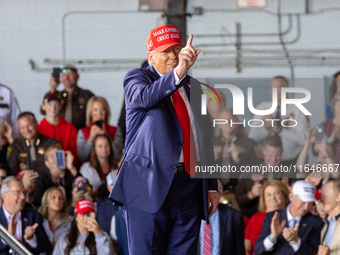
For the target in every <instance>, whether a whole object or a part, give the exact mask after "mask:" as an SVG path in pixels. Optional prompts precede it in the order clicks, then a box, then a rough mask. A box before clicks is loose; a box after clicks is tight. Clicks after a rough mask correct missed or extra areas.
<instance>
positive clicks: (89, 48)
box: [0, 0, 340, 124]
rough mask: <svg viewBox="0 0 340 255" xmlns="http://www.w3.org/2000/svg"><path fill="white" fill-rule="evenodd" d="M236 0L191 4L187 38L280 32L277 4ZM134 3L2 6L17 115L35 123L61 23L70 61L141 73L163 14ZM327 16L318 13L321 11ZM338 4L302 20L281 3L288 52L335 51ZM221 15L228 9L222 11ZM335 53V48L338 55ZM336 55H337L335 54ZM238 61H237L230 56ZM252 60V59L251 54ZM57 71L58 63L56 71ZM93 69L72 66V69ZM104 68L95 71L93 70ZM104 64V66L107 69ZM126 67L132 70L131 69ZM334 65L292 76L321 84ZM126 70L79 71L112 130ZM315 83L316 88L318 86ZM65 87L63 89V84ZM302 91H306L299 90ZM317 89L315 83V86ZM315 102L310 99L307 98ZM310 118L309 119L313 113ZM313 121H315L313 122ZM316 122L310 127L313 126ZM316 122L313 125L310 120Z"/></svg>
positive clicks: (7, 75) (293, 1) (1, 31)
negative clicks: (247, 6)
mask: <svg viewBox="0 0 340 255" xmlns="http://www.w3.org/2000/svg"><path fill="white" fill-rule="evenodd" d="M235 2H236V1H235V0H214V1H206V0H189V1H188V8H187V10H188V12H192V11H193V8H194V7H195V6H201V7H203V15H200V16H199V15H193V16H192V17H188V33H193V34H194V35H195V34H211V33H227V34H233V33H235V32H236V30H235V29H236V28H235V27H236V25H235V23H236V22H239V23H240V24H241V28H242V33H277V32H278V23H277V16H276V15H275V13H276V12H277V3H278V0H269V4H268V7H267V9H266V11H262V10H255V11H237V10H236V7H235V6H236V5H235ZM138 3H139V2H138V0H127V1H121V0H96V1H90V0H72V1H66V0H59V1H52V0H34V1H33V0H26V1H22V0H10V1H9V0H0V83H3V84H5V85H7V86H9V87H11V88H12V89H13V90H14V92H15V94H16V96H17V98H18V101H19V104H20V106H21V110H31V111H33V112H34V113H35V114H36V115H37V117H38V119H41V118H42V116H41V115H40V114H39V105H40V103H41V100H42V97H43V95H44V93H45V92H46V91H47V90H48V81H49V71H47V70H52V67H53V65H50V64H46V63H44V59H57V60H61V59H62V58H63V48H62V19H63V16H64V15H65V14H67V13H69V14H68V15H67V16H66V18H65V38H66V40H65V49H66V58H67V59H108V58H109V59H123V60H128V59H131V60H134V61H136V62H135V63H136V64H135V65H136V67H138V66H139V65H140V64H137V63H139V62H138V61H139V60H140V63H141V62H142V60H143V59H145V51H146V50H145V40H146V36H147V34H148V32H149V31H150V30H151V29H152V28H154V27H155V26H157V25H158V24H159V20H158V18H159V16H160V14H161V13H146V12H138ZM326 8H331V10H330V11H329V10H328V11H325V12H320V10H322V9H326ZM337 8H340V1H338V0H323V1H317V0H314V1H311V8H310V9H311V11H312V12H318V13H317V14H308V15H307V14H305V13H304V11H305V1H304V0H283V1H282V12H283V14H297V13H298V14H300V15H301V16H300V18H301V37H300V39H299V40H298V42H297V43H296V44H293V45H289V46H287V48H288V50H295V49H307V48H308V49H324V48H339V49H340V46H339V41H340V33H339V31H338V26H337V24H338V23H339V21H340V15H339V12H340V10H339V9H337ZM221 10H225V11H223V12H222V11H221ZM287 26H288V22H287V16H283V19H282V27H283V30H284V29H285V28H287ZM296 32H297V31H296V20H295V19H293V30H292V33H290V34H288V35H287V36H285V37H284V39H285V40H291V39H292V38H294V37H295V35H296ZM250 40H251V41H254V40H255V41H258V42H261V41H262V42H263V41H268V40H271V41H276V42H278V41H279V39H278V38H270V37H266V38H242V41H243V42H249V41H250ZM218 42H228V43H233V42H234V39H231V38H207V39H204V38H195V37H194V45H195V44H202V43H218ZM221 49H223V50H230V51H233V50H235V47H234V46H228V47H220V48H212V47H202V54H201V56H200V58H199V60H198V61H204V59H206V58H211V57H219V56H220V55H221V54H218V55H217V56H216V55H211V54H208V53H205V52H209V51H211V50H221ZM244 49H251V50H256V49H274V50H277V51H278V52H279V51H282V47H281V46H280V45H277V46H265V47H263V46H244ZM339 52H340V50H339ZM332 54H335V55H339V53H332ZM232 56H235V55H232ZM255 56H256V54H255ZM29 59H32V60H34V61H35V63H36V64H37V66H38V67H39V68H47V70H46V71H42V72H36V71H32V70H31V68H30V66H29V64H28V61H29ZM59 66H61V65H59ZM82 66H85V67H93V66H91V65H81V64H79V65H77V67H82ZM98 66H103V65H96V66H95V67H98ZM105 66H109V65H105ZM129 68H131V67H129ZM338 69H339V67H338V66H323V65H320V66H317V67H315V66H314V67H296V68H295V77H296V78H318V79H321V78H323V77H324V76H330V75H332V74H333V73H334V72H335V71H337V70H338ZM126 71H127V69H122V70H110V71H105V70H102V71H95V70H94V71H80V80H79V85H80V86H81V87H83V88H88V89H90V90H92V91H93V92H94V93H95V94H97V95H102V96H105V97H106V98H108V100H109V104H110V106H111V109H112V119H111V123H112V124H116V123H117V120H118V117H119V111H120V107H121V103H122V95H123V89H122V82H123V78H124V74H125V73H126ZM192 74H193V75H194V76H195V77H198V78H253V77H257V78H270V77H272V76H274V75H278V74H280V75H286V76H288V77H289V76H290V70H289V68H288V66H285V67H281V68H278V67H275V65H273V66H272V67H266V68H261V67H256V66H255V67H243V69H242V72H241V73H238V72H237V71H236V68H235V67H229V68H206V67H205V68H199V65H198V64H197V67H196V68H193V70H192ZM318 84H319V83H318ZM61 86H62V85H61ZM304 86H305V85H304ZM314 86H316V85H314ZM313 91H318V98H322V100H318V99H317V98H312V100H313V102H315V103H316V104H318V105H319V106H320V107H315V118H321V119H322V118H323V109H324V106H323V105H324V103H325V101H324V100H323V98H324V94H323V93H324V92H323V90H322V89H321V91H320V89H313ZM312 96H313V94H312ZM313 115H314V113H313ZM313 117H314V116H313ZM313 122H314V121H313ZM315 122H317V121H315Z"/></svg>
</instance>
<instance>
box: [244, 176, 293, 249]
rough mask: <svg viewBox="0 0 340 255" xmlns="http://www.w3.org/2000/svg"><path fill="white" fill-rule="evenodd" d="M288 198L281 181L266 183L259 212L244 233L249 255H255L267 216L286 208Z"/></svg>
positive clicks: (285, 188)
mask: <svg viewBox="0 0 340 255" xmlns="http://www.w3.org/2000/svg"><path fill="white" fill-rule="evenodd" d="M288 196H289V191H288V189H287V187H286V185H284V184H283V183H282V182H281V181H279V180H275V179H272V180H269V181H266V182H265V183H264V185H263V187H262V190H261V194H260V200H259V212H257V213H255V214H254V215H253V216H252V217H251V218H250V220H249V222H248V224H247V227H246V230H245V233H244V247H245V249H246V254H247V255H250V254H254V252H253V250H254V246H255V242H256V240H257V238H258V237H259V235H260V232H261V229H262V224H263V220H264V216H265V214H266V213H268V212H272V211H276V210H278V209H282V208H284V207H285V206H286V203H287V200H288Z"/></svg>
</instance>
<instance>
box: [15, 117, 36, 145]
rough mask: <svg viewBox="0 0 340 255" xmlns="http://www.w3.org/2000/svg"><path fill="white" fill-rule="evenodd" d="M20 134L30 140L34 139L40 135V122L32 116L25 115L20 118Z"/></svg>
mask: <svg viewBox="0 0 340 255" xmlns="http://www.w3.org/2000/svg"><path fill="white" fill-rule="evenodd" d="M18 126H19V130H20V134H21V135H22V136H23V137H24V138H25V139H28V140H34V139H35V138H36V136H37V135H38V123H37V122H36V121H34V120H33V118H31V117H29V116H28V117H23V118H20V119H19V120H18Z"/></svg>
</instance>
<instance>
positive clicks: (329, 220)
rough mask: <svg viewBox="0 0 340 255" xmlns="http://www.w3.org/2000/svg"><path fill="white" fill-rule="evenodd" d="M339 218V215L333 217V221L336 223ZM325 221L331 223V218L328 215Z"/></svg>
mask: <svg viewBox="0 0 340 255" xmlns="http://www.w3.org/2000/svg"><path fill="white" fill-rule="evenodd" d="M339 218H340V213H339V214H338V215H337V216H335V218H334V219H333V220H335V221H337V220H338V219H339ZM327 221H328V222H331V221H332V217H331V216H330V215H328V216H327Z"/></svg>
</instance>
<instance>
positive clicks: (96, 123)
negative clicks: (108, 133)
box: [94, 120, 103, 128]
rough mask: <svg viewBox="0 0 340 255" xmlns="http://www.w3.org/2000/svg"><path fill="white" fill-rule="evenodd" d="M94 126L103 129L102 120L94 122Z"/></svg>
mask: <svg viewBox="0 0 340 255" xmlns="http://www.w3.org/2000/svg"><path fill="white" fill-rule="evenodd" d="M94 124H95V125H97V126H98V127H100V128H102V127H103V121H102V120H97V121H95V122H94Z"/></svg>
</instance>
